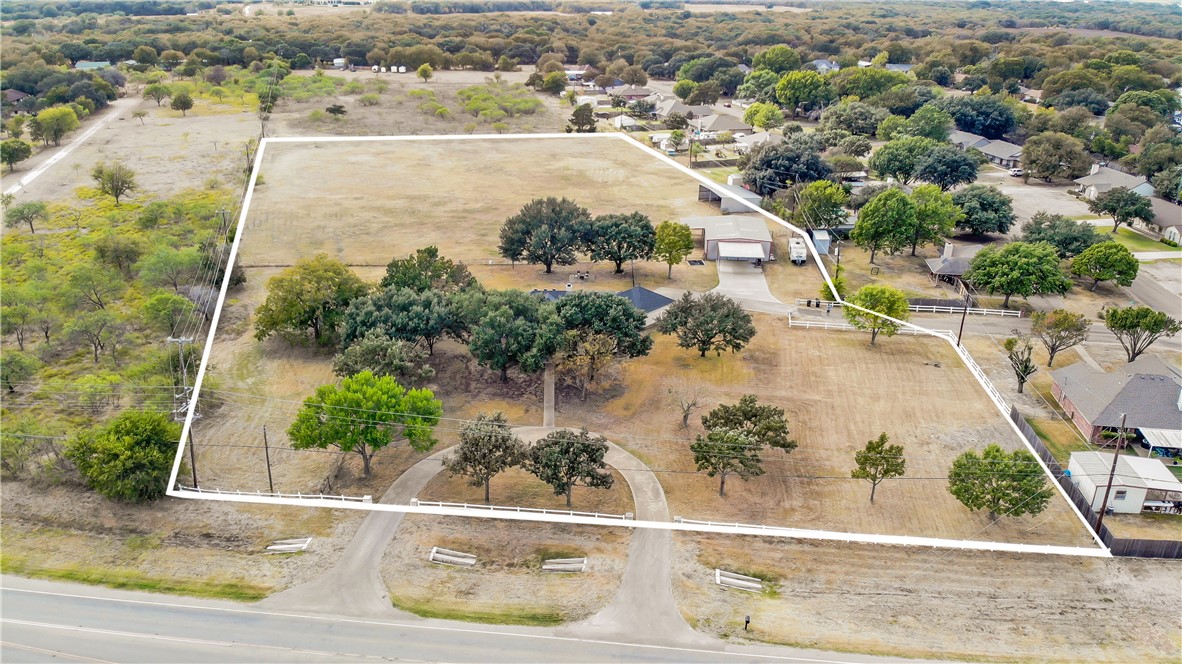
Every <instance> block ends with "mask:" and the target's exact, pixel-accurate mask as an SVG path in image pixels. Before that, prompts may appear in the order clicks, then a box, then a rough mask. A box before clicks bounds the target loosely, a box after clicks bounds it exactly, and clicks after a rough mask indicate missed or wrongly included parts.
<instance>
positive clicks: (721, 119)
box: [690, 115, 752, 136]
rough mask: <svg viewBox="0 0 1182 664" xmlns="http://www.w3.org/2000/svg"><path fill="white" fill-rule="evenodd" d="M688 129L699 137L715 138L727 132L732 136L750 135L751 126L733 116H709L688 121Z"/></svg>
mask: <svg viewBox="0 0 1182 664" xmlns="http://www.w3.org/2000/svg"><path fill="white" fill-rule="evenodd" d="M690 129H692V130H694V131H695V132H697V133H698V134H699V135H710V136H717V135H718V134H721V133H723V132H726V131H729V132H731V133H732V134H750V133H751V132H752V129H751V125H749V124H747V123H745V122H743V121H742V120H740V119H739V118H736V117H735V116H733V115H710V116H705V117H699V118H696V119H693V120H690Z"/></svg>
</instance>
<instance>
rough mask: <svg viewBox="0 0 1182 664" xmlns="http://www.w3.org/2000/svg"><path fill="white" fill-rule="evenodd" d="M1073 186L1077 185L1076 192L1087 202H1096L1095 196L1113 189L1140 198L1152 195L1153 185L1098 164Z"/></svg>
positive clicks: (1136, 176) (1138, 177)
mask: <svg viewBox="0 0 1182 664" xmlns="http://www.w3.org/2000/svg"><path fill="white" fill-rule="evenodd" d="M1075 184H1077V185H1079V187H1078V188H1077V189H1076V191H1078V192H1079V193H1081V194H1083V197H1084V198H1086V199H1088V200H1089V201H1094V200H1096V197H1097V196H1099V195H1100V194H1103V193H1104V192H1106V191H1108V190H1110V189H1113V188H1115V187H1124V188H1126V189H1128V190H1129V191H1133V192H1136V193H1138V194H1141V195H1142V196H1152V195H1153V185H1151V184H1149V181H1148V180H1146V179H1145V178H1143V177H1141V176H1140V175H1131V174H1129V173H1121V172H1120V171H1118V170H1116V169H1113V168H1108V167H1107V166H1101V165H1099V164H1092V170H1091V172H1090V173H1088V174H1087V175H1085V176H1083V177H1082V178H1076V179H1075Z"/></svg>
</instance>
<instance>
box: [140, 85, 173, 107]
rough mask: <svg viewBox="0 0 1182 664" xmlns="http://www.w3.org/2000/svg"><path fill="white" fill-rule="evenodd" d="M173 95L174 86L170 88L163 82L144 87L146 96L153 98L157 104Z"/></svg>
mask: <svg viewBox="0 0 1182 664" xmlns="http://www.w3.org/2000/svg"><path fill="white" fill-rule="evenodd" d="M171 96H172V88H169V87H168V86H167V85H165V84H163V83H153V84H151V85H149V86H147V87H145V88H144V98H146V99H151V100H152V101H154V102H156V105H157V106H160V105H161V104H163V103H164V100H165V99H168V98H169V97H171Z"/></svg>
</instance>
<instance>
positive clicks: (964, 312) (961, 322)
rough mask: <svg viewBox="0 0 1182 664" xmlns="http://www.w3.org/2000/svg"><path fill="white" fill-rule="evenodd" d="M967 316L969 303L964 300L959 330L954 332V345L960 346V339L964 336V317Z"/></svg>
mask: <svg viewBox="0 0 1182 664" xmlns="http://www.w3.org/2000/svg"><path fill="white" fill-rule="evenodd" d="M968 317H969V303H968V302H965V304H964V311H962V312H961V314H960V331H959V332H957V333H956V347H957V348H960V340H961V339H963V338H964V319H966V318H968Z"/></svg>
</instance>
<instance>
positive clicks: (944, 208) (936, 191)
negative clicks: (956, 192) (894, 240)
mask: <svg viewBox="0 0 1182 664" xmlns="http://www.w3.org/2000/svg"><path fill="white" fill-rule="evenodd" d="M911 202H912V203H915V224H914V226H913V227H912V228H913V230H912V234H911V255H912V256H914V255H915V250H916V247H920V246H923V245H926V244H930V243H933V242H936V241H938V240H940V239H941V238H943V237H944V236H946V235H948V234H949V233H951V232H952V229H953V228H955V227H956V224H957V222H958V221H960V218H961V216H962V215H963V214H964V213H963V212H961V210H960V208H958V207H957V206H956V204H955V203H953V202H952V196H951V195H950V194H947V193H945V192H944V191H941V189H940V187H938V186H936V185H934V184H923V185H919V186H918V187H916V188H915V189H913V190H912V191H911Z"/></svg>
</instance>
